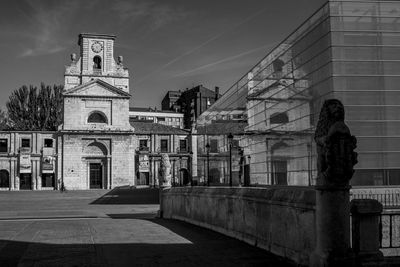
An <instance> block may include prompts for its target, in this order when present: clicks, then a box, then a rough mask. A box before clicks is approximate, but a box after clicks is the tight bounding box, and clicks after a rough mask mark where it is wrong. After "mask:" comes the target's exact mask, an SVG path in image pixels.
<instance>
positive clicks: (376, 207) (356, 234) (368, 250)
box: [350, 199, 383, 266]
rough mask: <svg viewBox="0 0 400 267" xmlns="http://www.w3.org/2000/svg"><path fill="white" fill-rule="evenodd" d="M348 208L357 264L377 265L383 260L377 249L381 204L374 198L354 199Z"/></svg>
mask: <svg viewBox="0 0 400 267" xmlns="http://www.w3.org/2000/svg"><path fill="white" fill-rule="evenodd" d="M350 209H351V214H352V224H351V225H352V241H353V251H354V253H355V255H356V262H357V266H379V265H380V264H381V263H382V262H383V254H382V252H381V251H380V250H379V243H380V240H379V238H380V229H379V218H380V215H381V213H382V210H383V208H382V204H381V203H379V202H378V201H377V200H375V199H354V200H352V201H351V208H350Z"/></svg>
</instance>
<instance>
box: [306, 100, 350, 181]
mask: <svg viewBox="0 0 400 267" xmlns="http://www.w3.org/2000/svg"><path fill="white" fill-rule="evenodd" d="M344 116H345V112H344V107H343V104H342V103H341V102H340V101H339V100H337V99H329V100H326V101H325V102H324V104H323V106H322V109H321V112H320V115H319V121H318V124H317V129H316V131H315V136H314V140H315V142H316V144H317V154H318V159H317V169H318V181H317V185H332V186H344V185H347V184H348V182H349V181H350V179H351V178H352V176H353V174H354V168H353V167H354V165H355V164H357V153H356V152H354V149H355V148H356V147H357V139H356V137H355V136H353V135H351V134H350V130H349V128H348V127H347V125H346V124H345V123H344Z"/></svg>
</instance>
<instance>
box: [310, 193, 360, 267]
mask: <svg viewBox="0 0 400 267" xmlns="http://www.w3.org/2000/svg"><path fill="white" fill-rule="evenodd" d="M315 189H316V214H315V215H316V225H315V226H316V237H317V240H316V241H317V242H316V249H315V251H314V253H313V254H312V255H311V266H315V267H317V266H318V267H319V266H324V267H325V266H326V267H328V266H332V267H333V266H341V265H342V266H354V254H353V253H352V250H351V247H350V200H349V199H350V197H349V190H350V186H347V187H333V186H324V185H319V186H316V187H315Z"/></svg>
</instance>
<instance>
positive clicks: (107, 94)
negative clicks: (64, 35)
mask: <svg viewBox="0 0 400 267" xmlns="http://www.w3.org/2000/svg"><path fill="white" fill-rule="evenodd" d="M114 41H115V36H113V35H102V34H80V35H79V41H78V45H79V46H80V56H79V58H77V57H76V55H75V54H72V56H71V63H70V65H69V66H67V67H66V71H65V88H64V90H65V91H64V94H63V95H64V106H63V114H64V117H63V124H62V125H60V127H59V131H58V134H57V143H58V164H57V165H58V173H57V177H58V179H59V180H60V183H61V184H64V186H65V187H66V188H67V189H94V188H103V189H110V188H113V187H116V186H120V185H133V184H134V177H135V164H134V162H135V138H134V133H133V130H134V129H133V127H132V126H131V125H130V123H129V99H130V94H129V73H128V70H127V69H126V68H125V67H124V66H123V63H122V57H118V62H116V61H115V60H114Z"/></svg>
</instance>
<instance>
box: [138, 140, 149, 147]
mask: <svg viewBox="0 0 400 267" xmlns="http://www.w3.org/2000/svg"><path fill="white" fill-rule="evenodd" d="M139 147H140V148H142V147H147V140H139Z"/></svg>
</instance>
